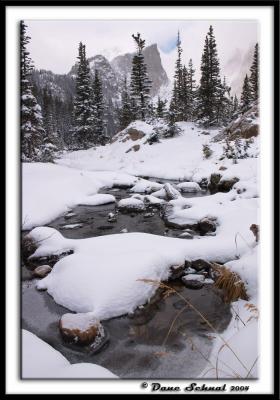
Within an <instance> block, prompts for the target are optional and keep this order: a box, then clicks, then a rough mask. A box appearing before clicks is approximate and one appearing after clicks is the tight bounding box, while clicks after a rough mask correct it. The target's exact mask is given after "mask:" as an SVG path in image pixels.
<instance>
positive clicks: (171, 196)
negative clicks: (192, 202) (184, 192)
mask: <svg viewBox="0 0 280 400" xmlns="http://www.w3.org/2000/svg"><path fill="white" fill-rule="evenodd" d="M163 188H164V190H165V192H166V198H167V200H175V199H178V198H179V197H181V193H180V192H179V191H178V190H177V189H175V187H174V186H172V185H171V184H170V183H165V185H164V186H163Z"/></svg>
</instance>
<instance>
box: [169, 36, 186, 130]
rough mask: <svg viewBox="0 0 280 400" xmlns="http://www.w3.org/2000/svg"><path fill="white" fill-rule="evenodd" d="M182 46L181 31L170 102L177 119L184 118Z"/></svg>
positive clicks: (171, 110) (173, 116)
mask: <svg viewBox="0 0 280 400" xmlns="http://www.w3.org/2000/svg"><path fill="white" fill-rule="evenodd" d="M182 51H183V50H182V47H181V38H180V32H179V31H178V36H177V54H178V55H177V60H176V63H175V74H174V86H173V92H172V98H171V102H170V110H169V111H170V113H171V119H173V120H174V121H175V122H176V121H182V120H183V112H184V95H183V66H182Z"/></svg>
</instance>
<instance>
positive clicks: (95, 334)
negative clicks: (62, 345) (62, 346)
mask: <svg viewBox="0 0 280 400" xmlns="http://www.w3.org/2000/svg"><path fill="white" fill-rule="evenodd" d="M59 329H60V333H61V335H62V337H63V339H64V340H65V341H66V342H71V343H77V344H81V345H88V344H92V343H95V342H96V341H98V342H99V341H100V340H102V338H103V337H104V329H103V326H102V325H101V323H100V321H99V320H98V319H96V318H95V317H94V315H93V313H91V312H89V313H78V314H70V313H67V314H64V315H63V316H62V317H61V319H60V321H59Z"/></svg>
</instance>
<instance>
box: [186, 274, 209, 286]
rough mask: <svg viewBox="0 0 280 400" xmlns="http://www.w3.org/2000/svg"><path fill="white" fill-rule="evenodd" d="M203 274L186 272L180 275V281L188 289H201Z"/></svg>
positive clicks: (203, 279)
mask: <svg viewBox="0 0 280 400" xmlns="http://www.w3.org/2000/svg"><path fill="white" fill-rule="evenodd" d="M204 281H205V276H204V275H196V274H188V275H185V276H183V277H182V282H183V283H184V285H185V286H186V287H187V288H189V289H201V288H202V287H203V286H204Z"/></svg>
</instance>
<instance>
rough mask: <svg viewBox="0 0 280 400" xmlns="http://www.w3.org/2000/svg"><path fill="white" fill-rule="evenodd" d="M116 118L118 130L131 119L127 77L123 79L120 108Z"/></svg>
mask: <svg viewBox="0 0 280 400" xmlns="http://www.w3.org/2000/svg"><path fill="white" fill-rule="evenodd" d="M118 119H119V128H120V130H123V129H125V128H126V127H127V126H128V125H129V124H130V123H131V122H132V121H133V115H132V107H131V99H130V95H129V91H128V87H127V78H125V80H124V86H123V91H122V101H121V107H120V110H119V112H118Z"/></svg>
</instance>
